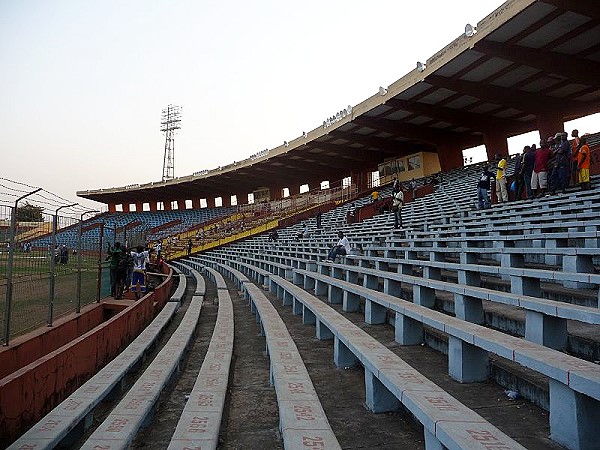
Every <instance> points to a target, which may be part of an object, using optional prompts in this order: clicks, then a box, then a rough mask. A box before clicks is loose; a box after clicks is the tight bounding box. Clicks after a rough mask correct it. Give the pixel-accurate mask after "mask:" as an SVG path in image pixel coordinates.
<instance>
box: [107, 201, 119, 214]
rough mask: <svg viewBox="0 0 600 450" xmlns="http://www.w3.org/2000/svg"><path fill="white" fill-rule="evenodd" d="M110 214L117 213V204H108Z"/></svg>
mask: <svg viewBox="0 0 600 450" xmlns="http://www.w3.org/2000/svg"><path fill="white" fill-rule="evenodd" d="M108 212H109V213H114V212H117V204H116V203H109V204H108Z"/></svg>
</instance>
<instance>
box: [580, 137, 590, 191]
mask: <svg viewBox="0 0 600 450" xmlns="http://www.w3.org/2000/svg"><path fill="white" fill-rule="evenodd" d="M577 169H578V170H579V184H580V185H581V189H582V190H587V189H591V186H590V148H589V147H588V145H587V136H586V135H585V134H584V135H583V136H581V139H580V142H579V152H578V154H577Z"/></svg>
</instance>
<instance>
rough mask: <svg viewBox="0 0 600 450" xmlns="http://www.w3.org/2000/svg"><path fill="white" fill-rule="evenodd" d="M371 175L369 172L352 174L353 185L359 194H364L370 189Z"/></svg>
mask: <svg viewBox="0 0 600 450" xmlns="http://www.w3.org/2000/svg"><path fill="white" fill-rule="evenodd" d="M368 181H369V174H368V173H367V172H359V173H353V174H352V184H355V185H356V188H357V190H358V192H363V191H366V190H367V189H368Z"/></svg>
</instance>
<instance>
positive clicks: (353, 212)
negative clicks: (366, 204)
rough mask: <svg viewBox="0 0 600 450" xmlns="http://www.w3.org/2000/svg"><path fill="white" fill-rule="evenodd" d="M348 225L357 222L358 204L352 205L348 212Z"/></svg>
mask: <svg viewBox="0 0 600 450" xmlns="http://www.w3.org/2000/svg"><path fill="white" fill-rule="evenodd" d="M346 222H347V223H348V224H351V223H354V222H356V204H355V203H352V204H351V205H350V209H349V210H348V218H347V220H346Z"/></svg>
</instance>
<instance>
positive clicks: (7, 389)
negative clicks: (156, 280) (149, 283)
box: [0, 276, 173, 447]
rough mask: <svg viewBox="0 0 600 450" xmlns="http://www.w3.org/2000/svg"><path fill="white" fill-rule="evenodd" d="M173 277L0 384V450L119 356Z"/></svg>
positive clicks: (165, 296) (165, 295)
mask: <svg viewBox="0 0 600 450" xmlns="http://www.w3.org/2000/svg"><path fill="white" fill-rule="evenodd" d="M172 283H173V279H172V276H171V277H169V278H167V279H166V280H165V281H164V282H163V283H162V284H160V285H159V286H157V287H156V289H155V290H154V291H153V292H150V293H149V294H148V295H146V296H145V297H143V298H142V299H141V300H139V301H137V302H135V303H133V304H132V305H131V306H130V307H128V308H127V309H125V310H123V311H121V312H120V313H118V314H116V315H115V316H114V317H111V318H110V319H109V320H107V321H106V322H104V323H102V324H100V325H98V326H97V327H96V328H94V329H92V330H90V331H89V332H87V333H85V334H84V335H82V336H81V337H78V338H76V339H74V340H73V341H72V342H69V343H68V344H66V345H63V346H62V347H60V348H58V349H56V350H54V351H53V352H51V353H49V354H47V355H45V356H42V357H41V358H39V359H38V360H36V361H35V362H32V363H31V364H29V365H27V366H24V367H22V368H20V369H19V370H17V371H16V372H14V373H11V374H10V375H8V376H6V377H4V378H2V379H1V380H0V430H2V432H1V433H0V447H2V446H3V444H7V443H9V442H11V441H12V440H14V439H15V438H16V437H17V436H18V435H19V434H20V433H21V432H22V430H23V429H24V428H25V427H27V426H30V425H31V424H33V423H35V422H36V421H38V420H39V419H40V418H41V417H43V416H44V415H45V414H46V413H48V412H49V411H50V410H51V409H52V408H54V407H55V406H56V405H58V404H59V403H60V402H61V401H62V400H64V399H65V398H66V397H67V396H68V395H70V394H71V393H72V392H73V391H74V390H75V389H77V388H78V387H79V386H81V385H82V384H83V383H84V382H85V381H86V380H88V379H89V378H90V377H91V376H93V375H94V374H95V373H96V372H98V370H99V369H101V368H102V367H103V366H104V365H105V364H106V363H108V362H109V361H110V360H112V359H113V358H114V357H115V356H116V355H118V354H119V353H120V352H121V350H122V349H124V348H125V346H126V345H128V344H129V343H130V342H131V341H132V340H133V339H134V338H135V337H136V336H137V335H138V334H139V333H140V332H141V331H142V330H143V329H144V328H145V327H146V326H147V325H148V324H149V323H150V322H151V320H152V319H153V317H154V312H155V308H156V309H158V307H159V305H164V303H165V302H166V300H167V299H168V298H169V296H170V293H171V286H172Z"/></svg>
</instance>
